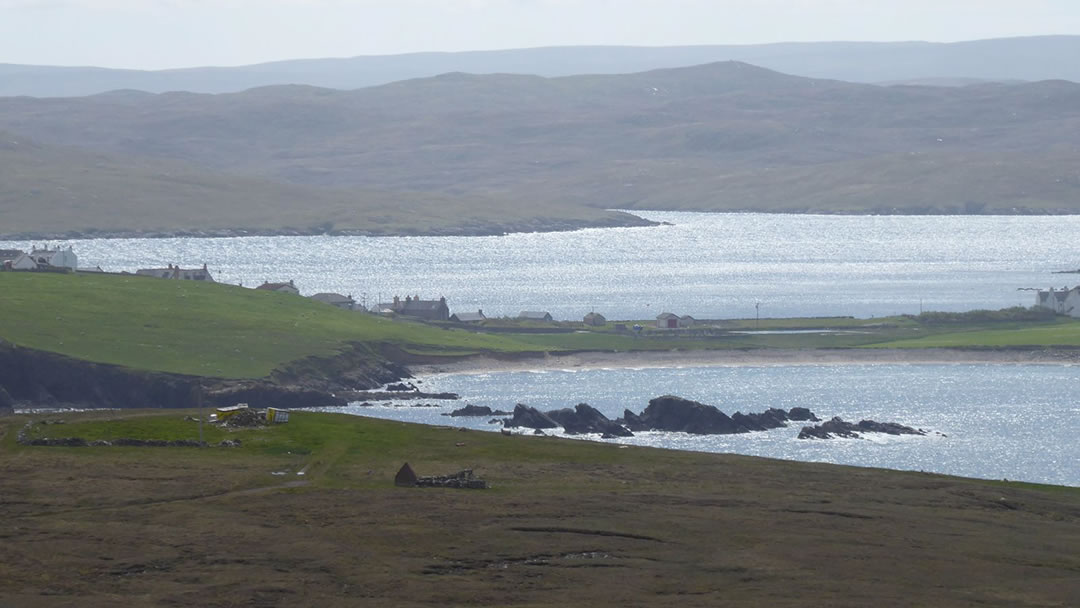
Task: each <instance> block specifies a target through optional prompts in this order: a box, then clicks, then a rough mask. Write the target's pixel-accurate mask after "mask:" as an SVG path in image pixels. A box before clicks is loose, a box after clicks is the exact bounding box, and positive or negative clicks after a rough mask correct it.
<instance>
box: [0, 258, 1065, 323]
mask: <svg viewBox="0 0 1080 608" xmlns="http://www.w3.org/2000/svg"><path fill="white" fill-rule="evenodd" d="M78 261H79V259H78V256H77V255H75V252H74V251H73V250H72V248H71V247H68V248H67V249H62V248H60V247H56V248H49V247H48V246H41V247H34V248H33V249H31V250H30V251H29V252H25V251H21V250H18V249H0V268H3V269H4V270H25V271H53V272H72V271H76V270H77V271H79V272H102V270H101V268H100V267H99V268H79V267H78ZM135 275H136V276H143V277H153V278H157V279H171V280H179V281H206V282H211V283H212V282H214V276H213V275H212V274H211V273H210V270H209V269H208V268H207V267H206V264H203V265H202V267H201V268H198V267H196V268H182V267H181V266H179V265H175V264H168V265H166V266H165V267H164V268H141V269H139V270H136V271H135ZM255 289H258V290H262V291H276V292H279V293H288V294H292V295H296V296H299V295H300V290H299V289H298V288H297V287H296V284H295V283H294V282H293V281H291V280H290V281H288V282H270V281H266V282H264V283H263V284H262V285H259V286H258V287H256V288H255ZM309 297H310V298H311V299H313V300H317V301H319V302H323V303H325V304H328V305H330V306H335V307H337V308H341V309H343V310H354V311H363V312H372V313H375V314H384V315H400V316H405V317H412V318H416V319H423V320H425V321H451V322H455V323H470V324H479V323H483V322H484V321H486V320H487V319H488V317H487V316H485V315H484V311H483V310H477V311H476V312H458V313H454V314H450V307H449V306H448V305H447V303H446V298H444V297H440V298H439V299H437V300H424V299H422V298H421V297H420V296H419V295H415V296H405V298H401V297H399V296H394V299H393V300H392V301H390V302H383V303H378V304H375V305H374V307H373V308H372V309H371V310H370V311H368V310H367V308H365V307H364V306H363V304H361V303H359V302H357V301H356V300H355V299H353V297H352V296H351V295H342V294H339V293H317V294H315V295H312V296H309ZM1036 305H1037V306H1045V307H1048V308H1054V310H1055V311H1057V312H1059V313H1060V314H1069V315H1071V316H1080V287H1076V288H1073V289H1071V290H1063V291H1054V290H1053V289H1051V290H1049V291H1048V292H1044V291H1040V292H1039V296H1038V301H1037V303H1036ZM516 319H517V320H520V321H532V322H541V323H544V322H552V321H553V320H554V319H553V317H552V316H551V313H549V312H547V311H543V310H523V311H521V312H520V313H518V315H517V317H516ZM582 322H583V323H584V324H585V325H589V326H592V327H602V326H604V325H606V324H607V319H606V318H604V315H602V314H600V313H598V312H595V311H594V312H590V313H589V314H587V315H585V316H584V318H583V319H582ZM694 322H695V321H694V318H693V317H691V316H690V315H683V316H679V315H676V314H674V313H670V312H665V313H662V314H660V315H658V316H657V317H656V327H657V329H682V328H687V327H692V326H693V325H694Z"/></svg>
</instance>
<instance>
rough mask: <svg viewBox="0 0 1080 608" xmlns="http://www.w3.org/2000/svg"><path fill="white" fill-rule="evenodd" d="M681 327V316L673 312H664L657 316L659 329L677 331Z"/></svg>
mask: <svg viewBox="0 0 1080 608" xmlns="http://www.w3.org/2000/svg"><path fill="white" fill-rule="evenodd" d="M678 327H679V315H677V314H675V313H671V312H662V313H660V314H658V315H656V328H657V329H676V328H678Z"/></svg>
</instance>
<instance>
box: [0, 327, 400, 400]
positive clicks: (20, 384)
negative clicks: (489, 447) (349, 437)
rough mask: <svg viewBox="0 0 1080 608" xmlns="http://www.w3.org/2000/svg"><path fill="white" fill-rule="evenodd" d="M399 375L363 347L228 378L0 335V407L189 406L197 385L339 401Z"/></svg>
mask: <svg viewBox="0 0 1080 608" xmlns="http://www.w3.org/2000/svg"><path fill="white" fill-rule="evenodd" d="M404 377H408V371H407V370H406V369H405V368H404V367H403V366H401V365H399V364H397V363H394V362H392V361H391V360H389V359H387V358H386V357H384V356H382V355H381V354H379V353H378V352H375V351H373V350H372V349H371V348H369V347H367V346H364V345H354V346H352V347H351V348H349V349H347V350H346V351H344V352H342V353H340V354H339V355H337V356H333V357H310V358H307V359H303V360H300V361H296V362H293V363H292V364H290V365H288V366H285V367H284V368H282V369H280V370H275V372H274V373H273V374H271V376H270V377H268V378H263V379H256V380H231V379H222V378H207V377H199V376H188V375H182V374H170V373H165V372H151V371H143V370H136V369H131V368H127V367H121V366H116V365H108V364H103V363H94V362H91V361H84V360H81V359H75V358H72V357H67V356H64V355H59V354H56V353H50V352H45V351H40V350H35V349H32V348H24V347H19V346H16V345H14V344H11V343H10V342H6V341H3V340H0V405H3V404H4V403H7V404H8V405H11V406H19V407H88V408H100V407H108V408H182V407H193V406H196V405H197V404H198V400H199V392H200V389H201V391H202V394H203V395H204V396H205V401H206V403H207V405H232V404H233V403H235V402H237V401H244V402H247V403H249V404H251V405H252V406H255V407H266V406H271V407H273V406H276V407H311V406H319V405H337V404H340V403H341V399H339V398H338V397H336V396H335V395H334V392H335V391H340V390H365V389H371V388H375V387H377V386H380V385H382V384H385V383H387V382H394V381H397V380H400V379H401V378H404Z"/></svg>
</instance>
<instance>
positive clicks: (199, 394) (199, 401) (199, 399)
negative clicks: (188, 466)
mask: <svg viewBox="0 0 1080 608" xmlns="http://www.w3.org/2000/svg"><path fill="white" fill-rule="evenodd" d="M195 405H197V406H198V407H199V447H200V448H201V447H205V446H206V441H205V440H204V439H203V418H206V410H205V409H204V408H203V390H202V382H199V383H198V384H196V385H195Z"/></svg>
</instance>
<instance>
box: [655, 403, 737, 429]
mask: <svg viewBox="0 0 1080 608" xmlns="http://www.w3.org/2000/svg"><path fill="white" fill-rule="evenodd" d="M641 420H642V421H643V422H644V423H645V424H647V425H648V426H649V428H650V429H652V430H656V431H676V432H682V433H692V434H695V435H726V434H731V433H739V432H746V430H745V429H743V428H742V427H740V426H739V425H738V424H736V423H735V421H733V420H732V419H731V417H730V416H728V415H727V414H725V413H724V412H721V411H720V410H718V409H716V408H715V407H713V406H711V405H705V404H703V403H698V402H697V401H691V400H689V399H683V398H682V397H675V396H673V395H664V396H663V397H657V398H655V399H653V400H651V401H649V406H648V407H646V408H645V411H643V412H642V413H641Z"/></svg>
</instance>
